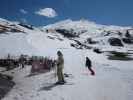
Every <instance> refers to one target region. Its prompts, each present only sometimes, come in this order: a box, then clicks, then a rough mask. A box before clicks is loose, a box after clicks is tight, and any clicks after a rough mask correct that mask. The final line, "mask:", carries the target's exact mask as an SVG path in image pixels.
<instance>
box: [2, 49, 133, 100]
mask: <svg viewBox="0 0 133 100" xmlns="http://www.w3.org/2000/svg"><path fill="white" fill-rule="evenodd" d="M62 52H63V54H64V58H65V69H64V72H65V73H68V74H72V75H70V77H68V78H66V81H67V82H68V84H66V85H60V86H56V87H54V88H52V89H51V90H49V91H47V90H45V89H43V87H46V86H48V85H51V84H53V83H55V82H56V81H57V79H56V77H55V72H54V71H51V72H49V73H46V74H40V75H37V76H33V77H26V76H27V75H28V74H29V73H30V66H27V67H26V68H25V69H15V70H14V71H13V72H14V73H13V74H12V75H13V76H14V77H15V78H14V81H15V82H16V85H15V86H14V88H13V89H12V90H11V92H9V93H8V94H7V96H6V97H5V98H4V99H3V100H118V99H120V100H132V98H133V87H132V84H133V78H132V75H133V73H132V71H133V67H132V65H133V62H132V61H131V62H129V61H128V62H120V61H117V62H116V61H112V62H110V61H108V60H107V59H106V57H104V56H103V55H98V54H95V53H93V52H92V51H80V50H79V51H77V50H71V49H67V50H62ZM86 55H88V56H89V57H90V58H91V59H92V61H93V68H94V70H95V71H96V75H95V76H91V75H90V74H89V72H88V70H87V69H86V68H85V66H84V63H85V62H84V61H85V56H86ZM8 73H9V72H8ZM69 83H70V84H69Z"/></svg>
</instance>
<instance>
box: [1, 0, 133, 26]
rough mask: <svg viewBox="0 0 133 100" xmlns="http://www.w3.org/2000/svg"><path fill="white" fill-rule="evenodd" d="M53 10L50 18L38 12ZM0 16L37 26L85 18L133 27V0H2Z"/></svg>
mask: <svg viewBox="0 0 133 100" xmlns="http://www.w3.org/2000/svg"><path fill="white" fill-rule="evenodd" d="M44 8H52V9H53V10H54V11H55V12H56V13H57V15H56V16H55V17H52V18H49V17H48V16H42V15H39V14H36V13H35V12H37V11H39V10H40V9H44ZM0 17H1V18H6V19H9V20H16V21H23V22H27V23H29V24H33V25H36V26H38V25H39V26H41V25H47V24H50V23H54V22H57V21H60V20H65V19H69V18H70V19H73V20H79V19H81V18H85V19H88V20H91V21H95V22H96V23H99V24H107V25H111V24H113V25H121V26H133V0H0Z"/></svg>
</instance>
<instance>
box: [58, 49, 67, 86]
mask: <svg viewBox="0 0 133 100" xmlns="http://www.w3.org/2000/svg"><path fill="white" fill-rule="evenodd" d="M57 56H58V58H57V61H56V64H57V77H58V81H57V82H56V84H64V83H65V80H64V75H63V68H64V58H63V54H62V53H61V51H58V52H57Z"/></svg>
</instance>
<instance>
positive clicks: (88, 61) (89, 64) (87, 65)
mask: <svg viewBox="0 0 133 100" xmlns="http://www.w3.org/2000/svg"><path fill="white" fill-rule="evenodd" d="M85 65H86V67H88V70H89V71H90V72H91V75H95V72H94V71H93V69H92V62H91V60H90V59H89V58H88V57H86V64H85Z"/></svg>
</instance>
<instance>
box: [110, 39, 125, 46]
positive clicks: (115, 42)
mask: <svg viewBox="0 0 133 100" xmlns="http://www.w3.org/2000/svg"><path fill="white" fill-rule="evenodd" d="M108 42H109V44H110V45H111V46H124V45H123V44H122V41H121V40H120V39H119V38H115V37H111V38H109V40H108Z"/></svg>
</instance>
